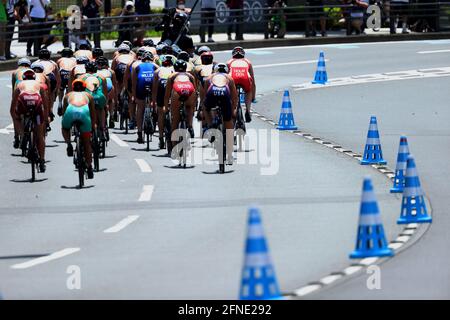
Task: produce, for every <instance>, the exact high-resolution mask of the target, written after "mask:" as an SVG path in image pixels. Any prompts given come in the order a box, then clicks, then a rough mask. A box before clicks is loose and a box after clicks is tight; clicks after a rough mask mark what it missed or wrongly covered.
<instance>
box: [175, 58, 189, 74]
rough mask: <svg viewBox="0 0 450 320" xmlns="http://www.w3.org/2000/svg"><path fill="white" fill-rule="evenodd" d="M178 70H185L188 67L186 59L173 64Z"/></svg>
mask: <svg viewBox="0 0 450 320" xmlns="http://www.w3.org/2000/svg"><path fill="white" fill-rule="evenodd" d="M173 68H174V69H175V71H176V72H185V71H186V69H187V63H186V61H184V60H177V61H176V62H175V64H174V65H173Z"/></svg>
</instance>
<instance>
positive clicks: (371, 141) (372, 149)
mask: <svg viewBox="0 0 450 320" xmlns="http://www.w3.org/2000/svg"><path fill="white" fill-rule="evenodd" d="M361 164H386V161H385V160H384V159H383V152H382V151H381V143H380V134H379V133H378V125H377V117H375V116H372V117H370V124H369V131H368V132H367V141H366V147H365V149H364V156H363V158H362V159H361Z"/></svg>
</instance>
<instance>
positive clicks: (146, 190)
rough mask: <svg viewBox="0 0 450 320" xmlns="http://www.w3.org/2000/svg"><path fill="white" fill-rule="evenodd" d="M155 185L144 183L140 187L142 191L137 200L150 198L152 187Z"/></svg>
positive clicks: (148, 199)
mask: <svg viewBox="0 0 450 320" xmlns="http://www.w3.org/2000/svg"><path fill="white" fill-rule="evenodd" d="M154 188H155V187H154V186H152V185H145V186H143V187H142V192H141V195H140V197H139V201H141V202H142V201H150V200H151V199H152V194H153V189H154Z"/></svg>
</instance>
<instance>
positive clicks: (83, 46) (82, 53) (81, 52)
mask: <svg viewBox="0 0 450 320" xmlns="http://www.w3.org/2000/svg"><path fill="white" fill-rule="evenodd" d="M73 55H74V57H75V58H78V57H87V58H88V59H89V61H92V60H94V57H93V56H92V51H91V46H90V44H89V43H88V42H87V41H86V40H81V41H80V45H79V46H78V50H77V51H75V53H74V54H73Z"/></svg>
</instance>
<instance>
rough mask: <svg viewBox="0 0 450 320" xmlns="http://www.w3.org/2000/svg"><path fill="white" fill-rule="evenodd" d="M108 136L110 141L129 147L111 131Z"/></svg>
mask: <svg viewBox="0 0 450 320" xmlns="http://www.w3.org/2000/svg"><path fill="white" fill-rule="evenodd" d="M109 136H110V138H111V140H112V141H114V142H115V143H117V144H118V145H119V147H129V145H128V143H126V142H125V141H122V140H121V139H120V138H119V137H118V136H117V135H116V134H114V133H111V134H110V135H109Z"/></svg>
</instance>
